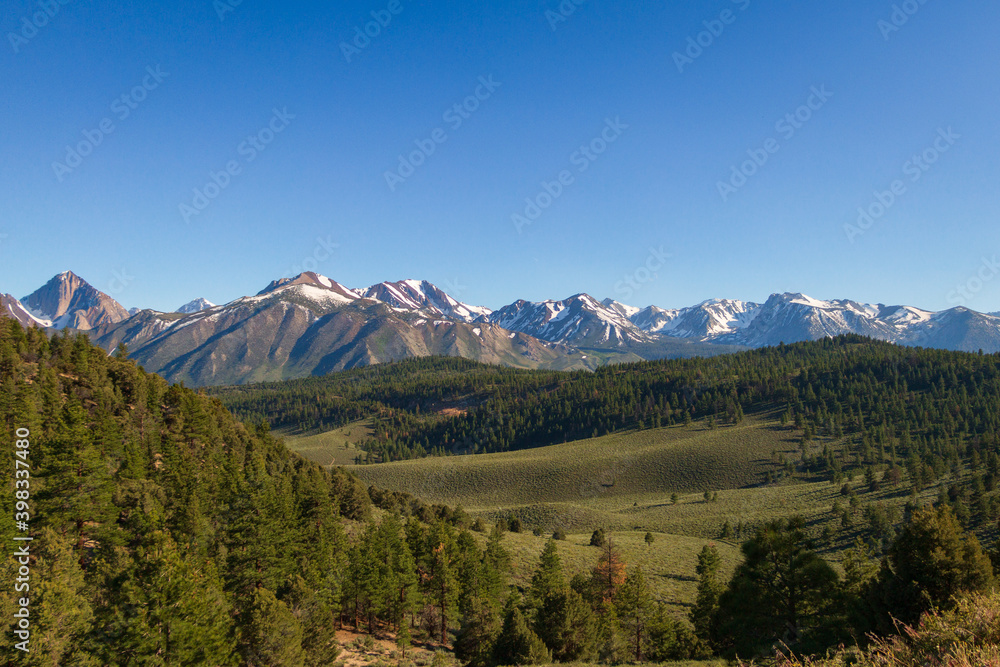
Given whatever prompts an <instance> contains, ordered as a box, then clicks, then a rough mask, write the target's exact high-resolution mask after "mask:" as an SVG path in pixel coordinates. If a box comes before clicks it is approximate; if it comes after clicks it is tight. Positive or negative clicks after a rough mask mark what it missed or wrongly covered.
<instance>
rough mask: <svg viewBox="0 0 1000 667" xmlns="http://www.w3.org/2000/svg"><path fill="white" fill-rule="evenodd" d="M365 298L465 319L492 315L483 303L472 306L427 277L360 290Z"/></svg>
mask: <svg viewBox="0 0 1000 667" xmlns="http://www.w3.org/2000/svg"><path fill="white" fill-rule="evenodd" d="M358 291H359V292H360V293H361V294H362V295H363V296H364V297H365V298H368V299H375V300H377V301H381V302H382V303H385V304H387V305H389V306H390V307H392V308H397V309H400V310H414V311H420V312H421V313H423V314H425V315H428V316H431V317H441V316H443V317H449V318H453V319H457V320H461V321H463V322H473V321H474V320H476V319H478V318H480V317H485V316H487V315H489V314H490V313H491V312H492V311H491V310H490V309H489V308H485V307H483V306H470V305H468V304H465V303H462V302H461V301H458V300H457V299H455V298H453V297H452V296H450V295H448V294H447V293H445V292H444V290H442V289H441V288H439V287H438V286H437V285H435V284H433V283H431V282H429V281H427V280H399V281H396V282H381V283H379V284H377V285H372V286H371V287H369V288H367V289H365V290H358Z"/></svg>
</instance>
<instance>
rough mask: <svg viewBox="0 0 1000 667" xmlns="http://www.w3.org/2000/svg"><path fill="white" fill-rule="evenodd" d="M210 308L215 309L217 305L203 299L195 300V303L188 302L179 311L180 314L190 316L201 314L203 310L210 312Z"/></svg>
mask: <svg viewBox="0 0 1000 667" xmlns="http://www.w3.org/2000/svg"><path fill="white" fill-rule="evenodd" d="M209 308H215V304H214V303H212V302H211V301H209V300H208V299H203V298H201V297H199V298H197V299H194V300H193V301H188V302H187V303H185V304H184V305H183V306H181V307H180V308H178V309H177V312H178V313H184V314H185V315H189V314H191V313H200V312H201V311H203V310H208V309H209Z"/></svg>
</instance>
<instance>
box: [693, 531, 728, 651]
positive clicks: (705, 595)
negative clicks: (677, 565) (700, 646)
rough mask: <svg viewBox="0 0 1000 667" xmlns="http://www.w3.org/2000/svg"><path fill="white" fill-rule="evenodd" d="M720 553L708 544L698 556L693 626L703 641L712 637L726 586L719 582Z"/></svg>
mask: <svg viewBox="0 0 1000 667" xmlns="http://www.w3.org/2000/svg"><path fill="white" fill-rule="evenodd" d="M720 563H721V559H720V558H719V551H718V549H716V548H715V546H714V545H711V544H707V545H705V546H704V547H702V549H701V553H699V554H698V565H697V566H696V568H695V572H696V573H697V575H698V595H697V597H696V598H695V603H694V607H693V608H692V609H691V614H690V618H691V624H692V625H693V626H694V632H695V635H697V636H698V638H699V639H701V640H703V641H706V642H707V641H708V640H709V638H710V637H711V634H712V633H711V631H712V619H713V618H715V614H716V612H717V610H718V608H719V597H720V596H721V595H722V591H723V590H724V586H723V585H722V582H720V581H719V565H720Z"/></svg>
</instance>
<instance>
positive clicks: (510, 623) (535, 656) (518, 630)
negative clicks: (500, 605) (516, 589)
mask: <svg viewBox="0 0 1000 667" xmlns="http://www.w3.org/2000/svg"><path fill="white" fill-rule="evenodd" d="M493 662H494V664H497V665H539V664H545V663H550V662H552V654H551V653H550V652H549V649H548V648H546V646H545V643H544V642H543V641H542V640H541V638H539V636H538V635H537V634H535V631H534V630H532V629H531V628H529V627H528V624H527V622H525V620H524V615H523V614H522V613H521V609H520V606H519V601H518V600H517V598H516V596H512V597H511V599H510V600H509V601H508V603H507V608H506V610H505V612H504V621H503V627H501V629H500V635H499V636H498V637H497V640H496V643H495V644H494V645H493Z"/></svg>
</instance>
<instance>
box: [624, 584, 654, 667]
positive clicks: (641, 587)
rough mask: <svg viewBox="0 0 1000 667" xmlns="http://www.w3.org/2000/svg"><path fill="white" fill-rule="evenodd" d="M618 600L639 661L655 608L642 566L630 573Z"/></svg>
mask: <svg viewBox="0 0 1000 667" xmlns="http://www.w3.org/2000/svg"><path fill="white" fill-rule="evenodd" d="M617 600H618V602H617V605H616V608H617V610H618V617H619V619H620V621H621V623H622V627H623V628H624V629H625V631H626V634H627V635H628V636H629V637H630V638H631V639H630V642H631V644H632V651H633V655H634V656H635V660H636V661H637V662H638V661H639V660H641V659H642V646H643V637H644V635H645V632H646V626H647V623H648V622H649V618H650V616H651V615H652V614H653V610H654V605H653V596H652V594H651V593H650V591H649V584H648V582H647V581H646V576H645V575H644V574H643V573H642V569H641V568H635V569H634V570H632V571H631V572H629V573H628V576H626V577H625V583H624V584H622V587H621V590H620V591H619V592H618V598H617Z"/></svg>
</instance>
